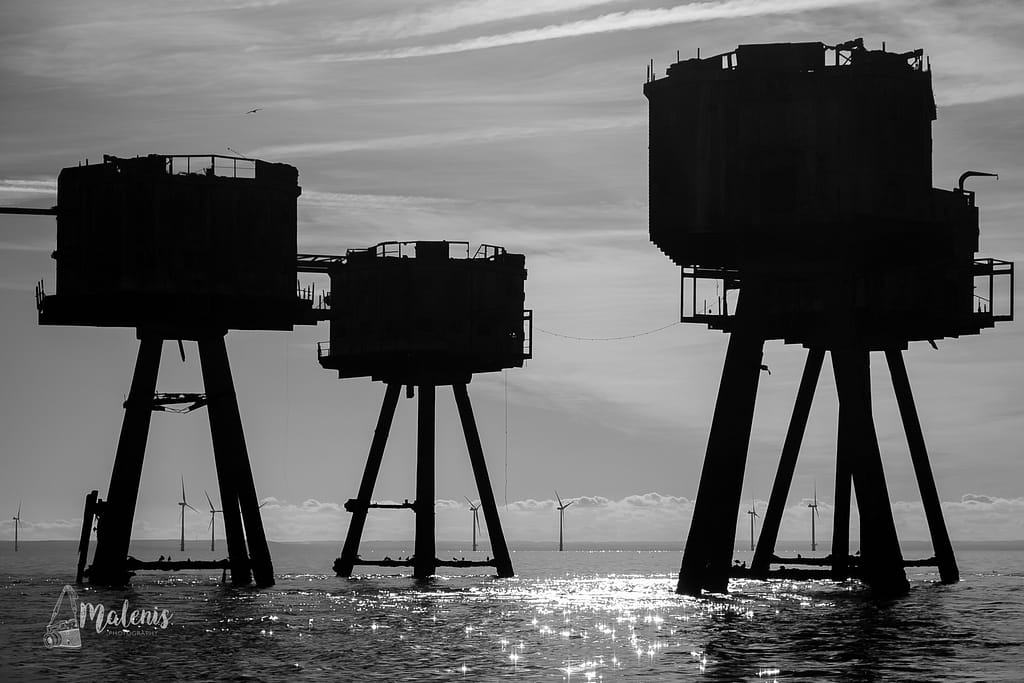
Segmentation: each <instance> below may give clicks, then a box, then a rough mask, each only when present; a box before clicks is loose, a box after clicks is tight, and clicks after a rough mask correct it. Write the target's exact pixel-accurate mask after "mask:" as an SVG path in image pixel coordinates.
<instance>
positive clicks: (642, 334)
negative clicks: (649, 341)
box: [533, 321, 680, 341]
mask: <svg viewBox="0 0 1024 683" xmlns="http://www.w3.org/2000/svg"><path fill="white" fill-rule="evenodd" d="M679 324H680V323H679V321H676V322H672V323H669V324H668V325H664V326H662V327H658V328H655V329H653V330H646V331H644V332H637V333H636V334H627V335H623V336H621V337H576V336H573V335H571V334H561V333H559V332H552V331H550V330H545V329H543V328H541V327H534V328H533V329H534V330H536V331H537V332H541V333H543V334H547V335H550V336H552V337H560V338H562V339H572V340H573V341H622V340H625V339H636V338H637V337H646V336H647V335H649V334H654V333H655V332H661V331H662V330H667V329H668V328H670V327H675V326H676V325H679Z"/></svg>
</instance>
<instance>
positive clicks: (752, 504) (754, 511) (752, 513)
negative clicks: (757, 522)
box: [747, 501, 761, 552]
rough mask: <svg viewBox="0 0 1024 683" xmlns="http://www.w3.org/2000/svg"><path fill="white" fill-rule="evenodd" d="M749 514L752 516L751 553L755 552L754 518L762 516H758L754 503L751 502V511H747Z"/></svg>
mask: <svg viewBox="0 0 1024 683" xmlns="http://www.w3.org/2000/svg"><path fill="white" fill-rule="evenodd" d="M747 514H748V515H750V552H754V518H755V517H760V516H761V515H759V514H757V508H756V507H755V506H754V501H750V509H749V510H747Z"/></svg>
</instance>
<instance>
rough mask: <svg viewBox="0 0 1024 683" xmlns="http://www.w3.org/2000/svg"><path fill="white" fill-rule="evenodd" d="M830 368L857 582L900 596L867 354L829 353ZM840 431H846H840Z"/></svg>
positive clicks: (903, 582)
mask: <svg viewBox="0 0 1024 683" xmlns="http://www.w3.org/2000/svg"><path fill="white" fill-rule="evenodd" d="M832 365H833V369H834V371H835V375H836V389H837V390H838V392H839V420H840V438H841V439H843V444H842V445H841V448H846V447H849V449H850V450H851V451H852V453H850V455H851V456H852V457H850V458H848V459H846V460H847V462H848V463H849V466H850V471H851V473H852V474H853V485H854V492H855V494H856V496H857V509H858V510H859V511H860V526H861V562H860V564H861V567H860V569H861V579H862V580H863V581H864V583H866V584H867V585H868V586H870V587H871V589H872V591H874V592H875V593H877V594H879V595H883V596H894V595H903V594H905V593H906V592H907V591H908V590H909V588H910V586H909V584H908V582H907V575H906V572H905V571H904V569H903V554H902V552H901V551H900V545H899V539H898V538H897V536H896V524H895V522H894V521H893V518H892V507H891V505H890V503H889V492H888V491H887V489H886V486H885V474H884V472H883V470H882V457H881V453H879V450H878V437H877V436H876V434H875V425H874V421H873V420H872V418H871V376H870V366H869V362H868V352H867V351H866V350H865V351H833V352H832ZM845 426H849V427H850V429H849V430H845V429H844V427H845Z"/></svg>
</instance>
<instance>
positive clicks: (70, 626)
mask: <svg viewBox="0 0 1024 683" xmlns="http://www.w3.org/2000/svg"><path fill="white" fill-rule="evenodd" d="M64 596H67V597H68V601H69V603H70V606H71V618H70V619H57V616H58V615H59V614H60V608H61V605H62V604H63V602H64ZM43 645H45V646H46V647H47V648H48V649H66V650H80V649H81V648H82V633H81V631H79V629H78V595H77V594H76V593H75V589H74V588H72V587H71V586H69V585H65V586H64V588H63V590H61V592H60V597H58V598H57V604H56V605H54V607H53V614H52V615H51V616H50V623H49V624H47V625H46V633H45V634H43Z"/></svg>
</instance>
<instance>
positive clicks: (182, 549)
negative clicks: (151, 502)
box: [178, 477, 199, 552]
mask: <svg viewBox="0 0 1024 683" xmlns="http://www.w3.org/2000/svg"><path fill="white" fill-rule="evenodd" d="M178 505H180V506H181V551H182V552H185V508H188V509H189V510H191V511H192V512H199V510H196V509H195V508H194V507H192V506H191V505H189V504H188V501H187V500H185V477H182V478H181V502H180V503H178Z"/></svg>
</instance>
